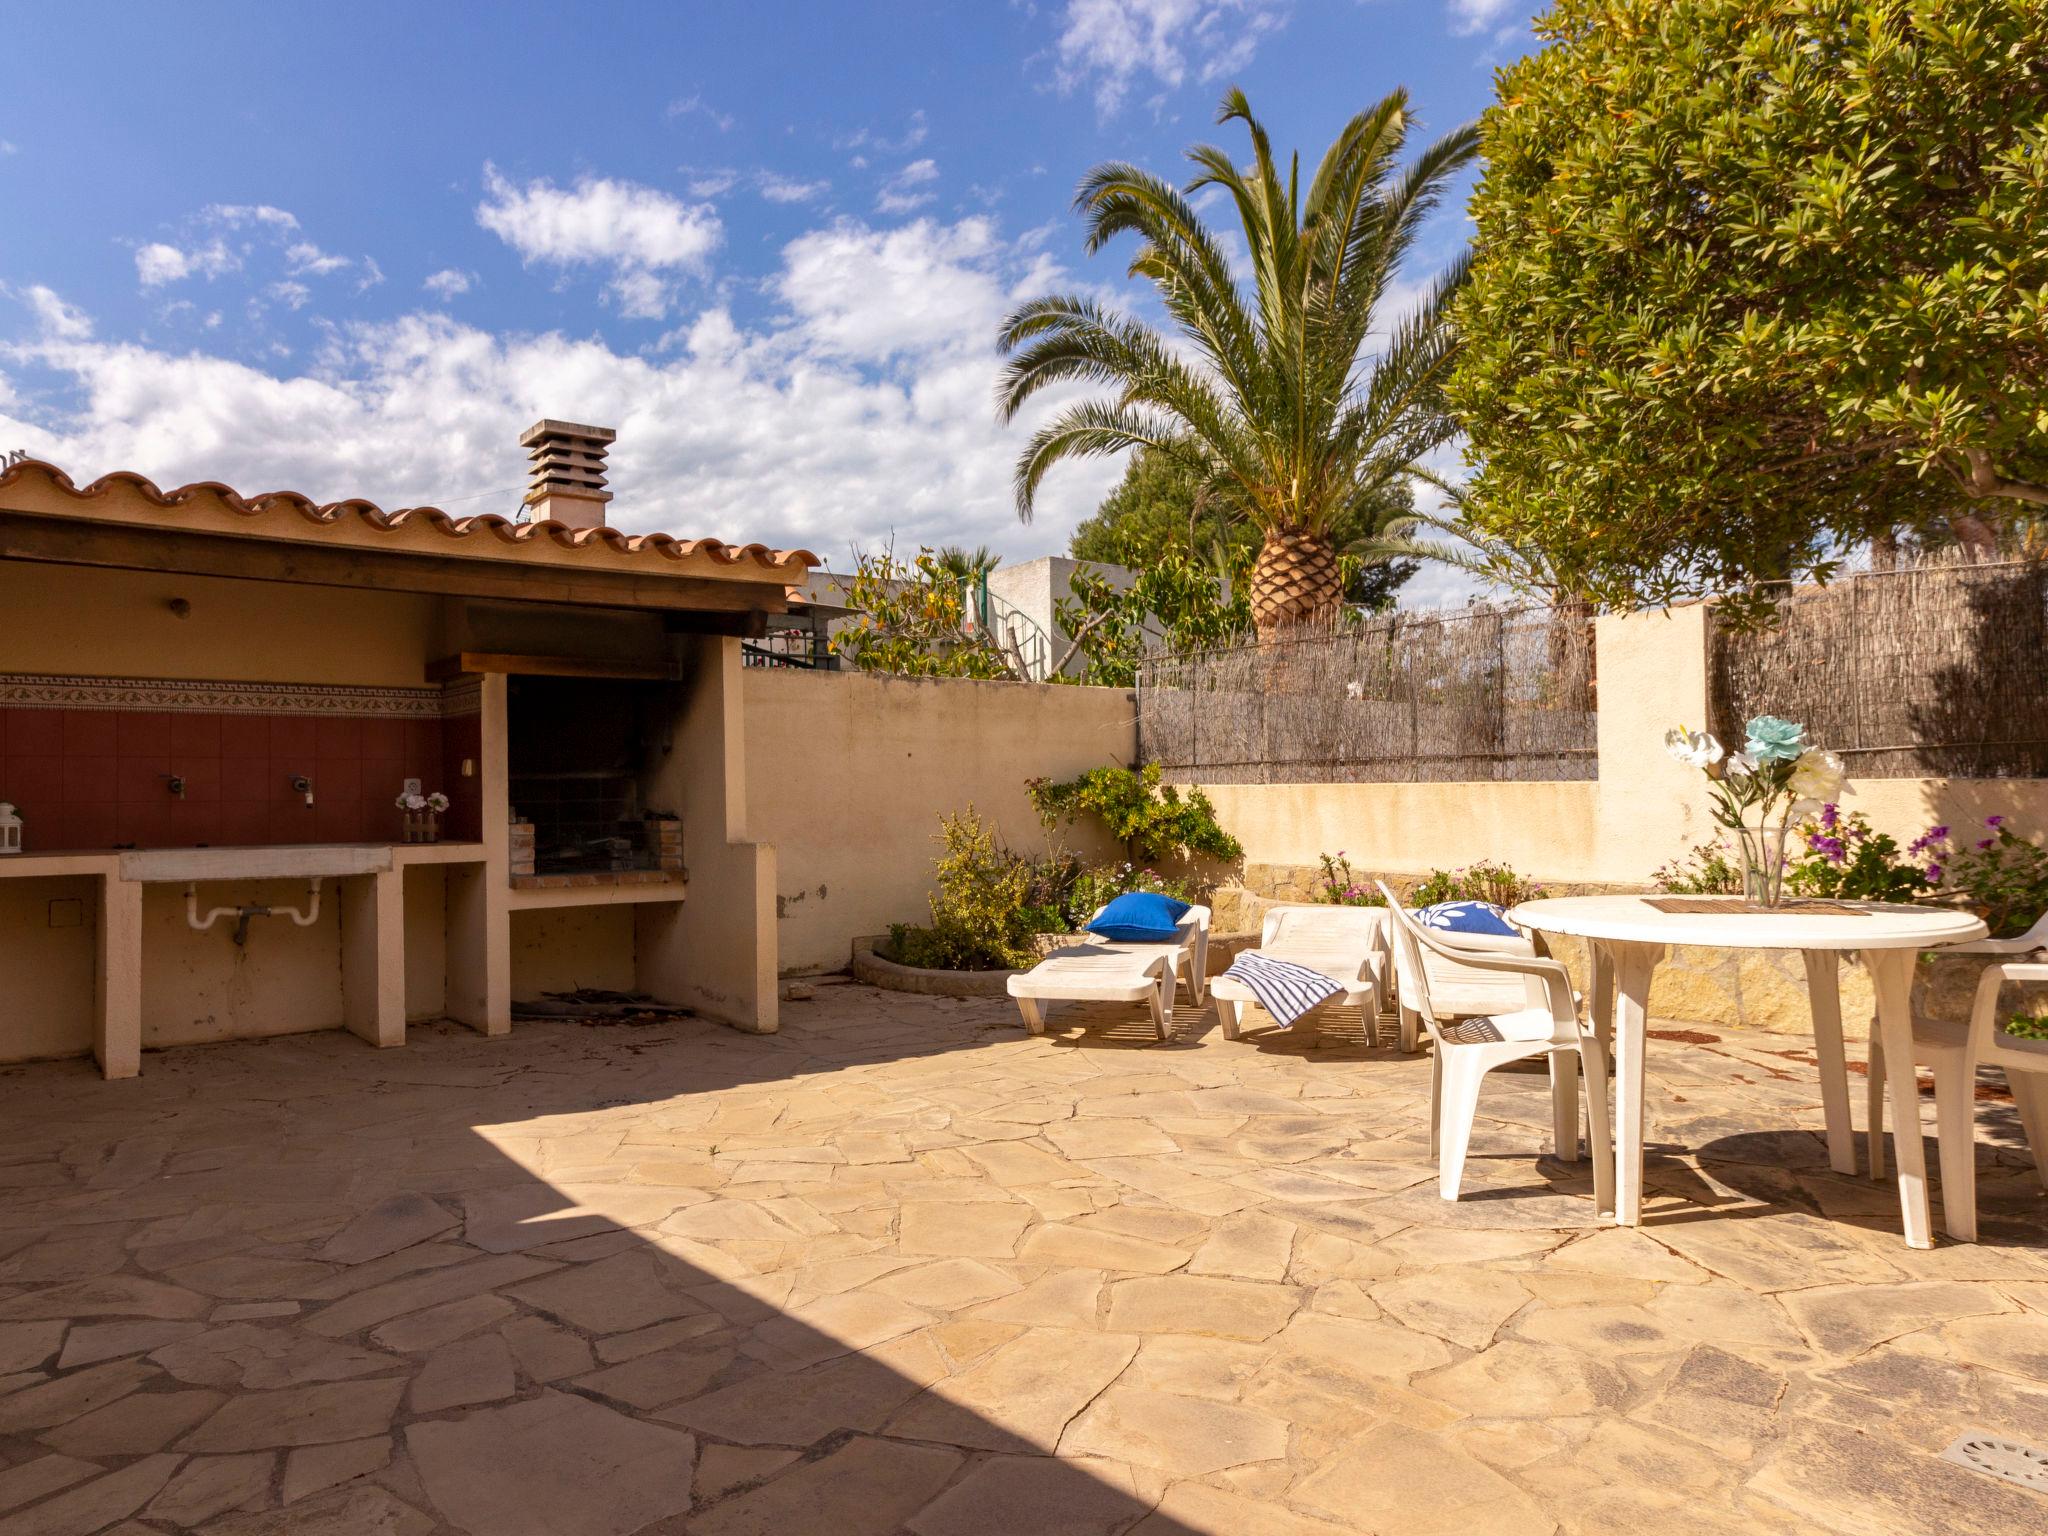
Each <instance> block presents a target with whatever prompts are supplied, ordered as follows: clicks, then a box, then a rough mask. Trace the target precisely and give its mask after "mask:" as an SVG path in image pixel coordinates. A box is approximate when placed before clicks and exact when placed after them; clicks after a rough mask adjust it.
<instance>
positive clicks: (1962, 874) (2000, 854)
mask: <svg viewBox="0 0 2048 1536" xmlns="http://www.w3.org/2000/svg"><path fill="white" fill-rule="evenodd" d="M1935 830H1938V831H1941V832H1943V833H1946V832H1947V830H1948V829H1947V828H1946V827H1942V828H1937V829H1935ZM1984 830H1985V833H1986V835H1985V836H1984V837H1981V838H1979V839H1978V840H1977V843H1976V845H1975V846H1974V847H1971V848H1967V849H1963V850H1962V851H1960V852H1956V853H1952V854H1949V855H1948V856H1947V859H1946V862H1945V863H1941V862H1937V863H1936V864H1934V865H1932V866H1931V872H1932V875H1933V878H1934V879H1935V880H1937V881H1940V882H1941V883H1942V884H1943V886H1944V887H1945V889H1947V890H1949V891H1952V892H1954V893H1955V894H1957V895H1959V896H1961V897H1962V899H1963V900H1964V902H1965V903H1967V904H1968V905H1969V906H1970V907H1972V908H1974V909H1975V910H1976V911H1977V912H1978V913H1980V914H1981V915H1982V916H1983V918H1984V921H1985V923H1986V924H1987V925H1988V926H1989V927H1990V929H1991V937H1993V938H1994V939H2013V938H2018V937H2019V936H2020V935H2021V934H2023V933H2025V932H2026V931H2027V930H2028V929H2029V928H2031V927H2033V926H2034V922H2035V920H2036V919H2037V918H2039V917H2040V916H2041V914H2042V913H2043V912H2048V849H2044V848H2042V847H2041V846H2040V845H2039V844H2038V843H2030V842H2028V841H2027V840H2026V839H2025V838H2023V837H2016V836H2014V835H2013V831H2012V828H2010V827H2008V826H2007V825H2006V824H2005V818H2004V817H2003V816H1987V817H1985V818H1984ZM1929 835H1930V836H1931V835H1932V834H1931V833H1930V834H1929Z"/></svg>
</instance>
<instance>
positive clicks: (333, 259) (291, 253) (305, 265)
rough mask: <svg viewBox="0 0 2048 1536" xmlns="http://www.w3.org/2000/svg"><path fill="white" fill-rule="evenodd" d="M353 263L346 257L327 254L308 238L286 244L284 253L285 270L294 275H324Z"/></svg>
mask: <svg viewBox="0 0 2048 1536" xmlns="http://www.w3.org/2000/svg"><path fill="white" fill-rule="evenodd" d="M354 265H355V263H354V262H352V261H350V260H349V259H348V257H346V256H333V255H329V254H328V253H327V252H326V251H323V250H321V249H320V247H319V246H317V245H315V244H313V242H312V241H310V240H301V241H300V242H299V243H298V244H297V245H293V246H288V247H286V249H285V253H284V267H285V270H286V271H287V272H289V273H291V274H292V275H293V276H295V277H303V276H307V275H311V276H313V277H325V276H327V275H328V274H329V273H331V272H339V271H341V270H342V268H344V267H351V266H354Z"/></svg>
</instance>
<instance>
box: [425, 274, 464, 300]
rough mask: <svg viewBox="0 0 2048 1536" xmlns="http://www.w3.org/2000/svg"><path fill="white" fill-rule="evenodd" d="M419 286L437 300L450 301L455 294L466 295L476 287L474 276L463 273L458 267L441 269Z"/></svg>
mask: <svg viewBox="0 0 2048 1536" xmlns="http://www.w3.org/2000/svg"><path fill="white" fill-rule="evenodd" d="M420 286H421V287H422V288H424V289H426V290H427V292H429V293H431V294H432V295H433V296H434V297H435V298H437V299H442V300H447V299H452V298H454V297H455V296H456V295H457V294H462V293H467V292H469V290H470V289H472V288H474V287H475V286H476V274H475V273H474V272H465V271H463V270H462V269H461V268H460V267H443V268H442V269H441V270H440V271H438V272H435V273H433V274H431V275H430V276H429V277H428V278H427V280H426V281H425V282H423V283H421V284H420Z"/></svg>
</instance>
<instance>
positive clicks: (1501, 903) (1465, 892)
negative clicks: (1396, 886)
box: [1408, 859, 1543, 907]
mask: <svg viewBox="0 0 2048 1536" xmlns="http://www.w3.org/2000/svg"><path fill="white" fill-rule="evenodd" d="M1542 894H1543V887H1542V886H1541V885H1539V884H1537V883H1536V882H1535V881H1534V880H1529V879H1525V878H1524V877H1523V876H1521V875H1518V874H1516V873H1515V872H1514V871H1513V870H1512V869H1510V868H1508V866H1507V865H1505V864H1500V863H1496V862H1495V861H1494V860H1492V859H1481V860H1480V861H1479V862H1478V863H1476V864H1467V865H1465V866H1464V867H1463V868H1460V869H1433V870H1431V871H1430V872H1429V878H1428V879H1427V880H1424V881H1423V882H1422V883H1421V884H1420V885H1418V886H1416V887H1415V889H1414V890H1412V891H1410V892H1409V893H1408V905H1409V906H1411V907H1433V906H1435V905H1436V904H1437V903H1438V902H1440V901H1490V902H1492V903H1493V904H1494V905H1495V906H1498V907H1512V906H1514V905H1515V904H1516V903H1517V902H1522V901H1534V900H1535V899H1536V898H1537V897H1538V896H1541V895H1542Z"/></svg>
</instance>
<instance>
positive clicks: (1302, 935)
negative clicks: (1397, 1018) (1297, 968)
mask: <svg viewBox="0 0 2048 1536" xmlns="http://www.w3.org/2000/svg"><path fill="white" fill-rule="evenodd" d="M1391 932H1392V927H1391V922H1390V920H1389V918H1388V916H1387V910H1386V908H1384V907H1337V906H1327V905H1316V906H1293V907H1273V908H1270V909H1269V910H1268V911H1267V913H1266V918H1265V921H1264V923H1262V924H1261V925H1260V932H1259V948H1258V953H1259V954H1262V955H1264V956H1266V957H1267V958H1269V959H1273V960H1286V961H1288V962H1290V963H1292V964H1294V965H1301V966H1306V967H1307V968H1308V969H1310V970H1312V971H1319V972H1321V973H1322V974H1323V975H1325V976H1327V977H1329V978H1330V980H1331V981H1333V982H1335V983H1336V984H1337V985H1338V986H1339V987H1342V988H1343V989H1344V990H1343V991H1342V992H1339V993H1337V994H1335V995H1334V996H1332V997H1331V998H1330V999H1329V1001H1330V1002H1333V1003H1342V1004H1343V1005H1344V1006H1346V1007H1348V1008H1364V1009H1366V1010H1367V1018H1368V1020H1372V1021H1376V1020H1377V1019H1378V1017H1379V1012H1380V1009H1381V1007H1382V1005H1383V1004H1384V1003H1385V1002H1386V997H1387V982H1388V974H1389V970H1390V961H1391V959H1392V952H1391V951H1392V940H1391V938H1390V934H1391ZM1209 993H1210V995H1211V996H1212V997H1214V998H1215V999H1216V1018H1217V1021H1218V1022H1219V1023H1221V1024H1222V1026H1223V1038H1224V1039H1226V1040H1235V1039H1236V1038H1237V1034H1238V1022H1239V1017H1240V1010H1241V1009H1242V1008H1243V1007H1244V1006H1245V1004H1247V1003H1251V1002H1256V1001H1257V998H1256V997H1255V996H1254V995H1253V993H1252V989H1251V988H1250V987H1248V986H1246V985H1245V984H1244V983H1243V982H1241V981H1239V980H1238V979H1237V978H1236V977H1234V976H1230V975H1227V974H1226V975H1222V976H1218V977H1217V978H1216V979H1215V980H1214V981H1212V982H1210V983H1209ZM1296 1022H1297V1023H1299V1022H1300V1021H1299V1020H1297V1021H1296Z"/></svg>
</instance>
